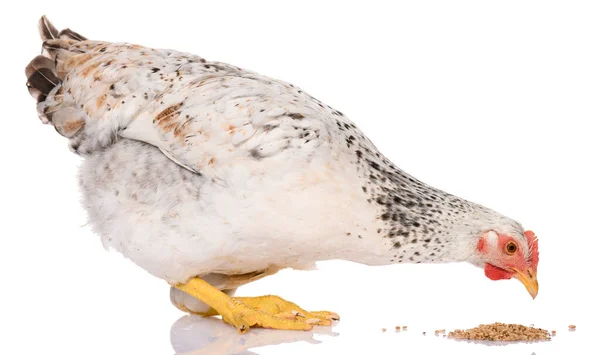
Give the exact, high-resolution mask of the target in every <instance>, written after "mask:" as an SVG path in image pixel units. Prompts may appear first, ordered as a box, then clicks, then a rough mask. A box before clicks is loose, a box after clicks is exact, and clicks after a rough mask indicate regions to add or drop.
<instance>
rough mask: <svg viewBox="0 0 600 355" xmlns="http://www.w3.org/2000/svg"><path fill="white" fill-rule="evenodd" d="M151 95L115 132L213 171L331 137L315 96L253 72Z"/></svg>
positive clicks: (308, 149)
mask: <svg viewBox="0 0 600 355" xmlns="http://www.w3.org/2000/svg"><path fill="white" fill-rule="evenodd" d="M182 75H183V74H182ZM157 100H158V101H159V102H157V103H156V104H155V105H152V106H151V107H150V108H149V109H148V110H145V111H143V112H141V114H140V115H139V116H138V117H137V118H136V119H135V120H134V121H133V122H132V123H131V124H130V125H129V126H128V127H127V129H125V130H123V131H122V132H121V133H120V134H121V135H122V136H123V137H127V138H131V139H137V140H141V141H144V142H147V143H150V144H153V145H155V146H157V147H158V148H160V149H161V150H162V151H163V152H164V153H165V154H166V155H167V156H168V157H170V158H171V159H172V160H173V161H175V162H176V163H178V164H180V165H182V166H184V167H186V168H187V169H190V170H192V171H195V172H198V173H202V174H204V175H207V176H210V177H214V178H220V177H222V176H223V174H225V171H230V169H231V168H232V166H233V165H234V164H239V163H240V162H241V161H247V162H250V163H251V164H252V162H258V161H261V160H263V159H266V158H272V157H276V156H277V155H280V156H279V158H282V159H285V157H286V156H287V157H288V158H292V157H295V158H298V157H303V158H309V157H310V156H311V155H312V154H314V153H315V152H316V151H317V149H319V148H322V147H323V146H324V145H326V144H330V143H331V142H332V139H331V137H330V135H329V127H328V125H327V120H324V119H323V116H324V115H327V114H328V113H327V111H326V110H325V108H321V107H320V106H319V105H320V103H319V102H318V101H316V100H315V99H313V98H311V97H310V96H308V95H306V94H305V93H303V92H302V91H301V90H298V89H296V88H295V87H294V86H293V85H290V84H286V83H282V82H278V81H274V80H271V79H268V78H265V77H261V76H259V75H256V74H253V73H248V72H242V71H238V72H234V73H230V74H227V75H220V76H215V77H209V78H205V77H204V76H200V77H199V78H197V79H193V80H190V81H188V82H187V83H185V84H182V85H176V86H174V87H173V88H171V89H168V90H166V91H165V92H164V93H163V94H162V95H160V98H158V99H157Z"/></svg>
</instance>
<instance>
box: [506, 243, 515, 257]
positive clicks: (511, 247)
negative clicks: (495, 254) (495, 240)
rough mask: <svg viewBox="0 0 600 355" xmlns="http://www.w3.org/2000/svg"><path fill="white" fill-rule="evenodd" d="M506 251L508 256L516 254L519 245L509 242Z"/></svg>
mask: <svg viewBox="0 0 600 355" xmlns="http://www.w3.org/2000/svg"><path fill="white" fill-rule="evenodd" d="M504 249H505V250H506V253H507V254H510V255H512V254H514V253H516V252H517V244H515V242H508V243H506V247H504Z"/></svg>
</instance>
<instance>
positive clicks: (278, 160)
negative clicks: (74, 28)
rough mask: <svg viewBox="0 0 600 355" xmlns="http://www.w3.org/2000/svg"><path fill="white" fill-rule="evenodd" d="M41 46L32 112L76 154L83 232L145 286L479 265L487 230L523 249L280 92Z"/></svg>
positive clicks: (318, 107) (499, 223) (337, 116)
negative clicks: (328, 270)
mask: <svg viewBox="0 0 600 355" xmlns="http://www.w3.org/2000/svg"><path fill="white" fill-rule="evenodd" d="M42 36H43V34H42ZM44 39H45V42H44V48H45V49H46V51H47V54H46V55H47V56H49V57H50V58H52V59H53V60H54V61H55V63H56V68H55V74H56V76H57V77H58V78H59V79H60V81H61V83H60V84H58V85H56V86H55V87H54V88H53V89H52V90H51V92H49V93H48V95H45V97H44V100H42V101H41V102H39V103H38V113H39V116H40V118H41V119H42V121H43V122H45V123H50V124H52V125H53V126H54V127H55V128H56V130H57V131H58V132H59V133H60V134H62V135H63V136H65V137H67V138H69V146H70V148H71V150H72V151H74V152H76V153H77V154H79V155H81V156H83V157H84V158H85V161H84V164H83V165H82V168H81V179H80V180H81V184H80V185H81V187H82V192H83V200H84V206H85V208H86V210H87V211H88V213H89V217H90V223H91V225H92V226H93V228H94V230H95V231H96V232H98V233H99V234H100V235H101V236H102V238H103V241H104V243H105V245H106V246H107V247H112V248H115V249H116V250H118V251H119V252H121V253H123V254H124V255H125V256H126V257H128V258H130V259H131V260H133V261H134V262H135V263H136V264H138V265H140V266H141V267H142V268H144V269H146V270H148V271H149V272H150V273H152V274H153V275H155V276H157V277H161V278H163V279H165V280H167V281H169V282H171V283H173V282H184V281H186V280H187V279H188V278H190V277H193V276H196V275H200V276H202V275H207V274H211V273H212V274H214V273H218V274H224V275H233V274H244V273H253V272H257V271H260V270H277V269H281V268H285V267H293V268H307V267H310V266H311V265H313V264H314V262H315V261H319V260H329V259H346V260H352V261H356V262H360V263H364V264H368V265H382V264H389V263H396V262H415V263H420V262H454V261H469V262H472V263H474V264H478V265H480V264H481V261H480V259H479V258H476V257H475V253H476V247H477V238H478V236H480V235H481V233H482V232H484V231H486V230H495V231H497V232H499V233H506V234H510V235H513V236H515V237H516V238H518V239H519V240H520V241H521V242H522V245H523V248H524V250H525V251H526V252H527V250H528V245H529V244H528V243H527V240H526V238H525V237H524V236H523V228H522V227H521V225H520V224H519V223H517V222H515V221H513V220H512V219H509V218H507V217H505V216H503V215H501V214H499V213H497V212H495V211H492V210H490V209H488V208H485V207H483V206H480V205H478V204H475V203H472V202H469V201H466V200H464V199H461V198H459V197H456V196H453V195H451V194H448V193H445V192H443V191H440V190H438V189H436V188H434V187H431V186H429V185H427V184H425V183H423V182H420V181H418V180H417V179H415V178H414V177H412V176H410V175H409V174H407V173H405V172H404V171H402V170H400V169H399V168H398V167H397V166H396V165H394V164H393V163H392V162H391V161H390V160H388V159H387V158H386V157H384V156H383V155H382V154H381V153H380V152H379V151H378V150H377V148H376V147H375V145H374V144H373V143H372V142H371V141H370V140H369V139H368V138H367V137H365V135H364V134H363V133H362V132H361V130H360V129H359V128H357V127H356V125H355V124H354V123H352V122H351V121H350V120H349V119H348V118H347V117H346V116H345V115H344V114H342V113H341V112H340V111H338V110H336V109H334V108H331V107H330V106H328V105H326V104H324V103H322V102H320V101H319V100H317V99H316V98H314V97H312V96H310V95H309V94H308V93H307V92H305V91H304V90H302V89H300V88H298V87H296V86H294V85H292V84H289V83H286V82H283V81H280V80H276V79H273V78H269V77H266V76H263V75H260V74H257V73H254V72H251V71H248V70H244V69H241V68H238V67H236V66H233V65H229V64H225V63H221V62H214V61H207V60H205V59H203V58H201V57H199V56H197V55H193V54H188V53H182V52H178V51H174V50H164V49H153V48H147V47H143V46H140V45H134V44H128V43H108V42H100V41H90V40H85V37H83V36H81V35H79V34H75V35H64V36H60V38H58V39H52V38H44ZM33 86H35V85H33ZM480 266H481V265H480ZM223 287H224V288H225V287H226V286H223Z"/></svg>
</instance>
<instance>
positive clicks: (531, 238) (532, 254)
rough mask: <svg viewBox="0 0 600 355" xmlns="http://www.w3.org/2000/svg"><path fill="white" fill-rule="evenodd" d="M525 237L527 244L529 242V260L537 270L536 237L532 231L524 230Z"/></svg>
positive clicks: (538, 253) (538, 255) (538, 258)
mask: <svg viewBox="0 0 600 355" xmlns="http://www.w3.org/2000/svg"><path fill="white" fill-rule="evenodd" d="M525 238H527V244H529V261H530V262H531V265H532V266H533V269H534V270H536V271H537V265H538V261H539V260H540V252H539V251H538V240H537V237H536V236H535V233H533V232H532V231H525Z"/></svg>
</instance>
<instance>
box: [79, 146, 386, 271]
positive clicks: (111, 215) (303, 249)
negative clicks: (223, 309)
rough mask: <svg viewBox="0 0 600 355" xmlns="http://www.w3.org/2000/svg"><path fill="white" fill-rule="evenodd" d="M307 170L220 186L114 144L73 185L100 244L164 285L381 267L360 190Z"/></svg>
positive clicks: (155, 155)
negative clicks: (319, 267)
mask: <svg viewBox="0 0 600 355" xmlns="http://www.w3.org/2000/svg"><path fill="white" fill-rule="evenodd" d="M313 164H317V163H314V162H313V163H310V162H306V163H304V164H301V163H296V164H294V165H295V166H300V167H302V169H300V170H299V171H296V170H294V171H293V172H291V171H289V170H287V171H286V170H279V169H277V168H276V167H273V168H272V170H273V171H272V172H271V173H269V174H255V173H252V172H251V171H244V170H243V169H241V168H240V169H239V170H238V171H239V174H240V176H239V179H228V180H227V184H226V185H225V186H224V185H223V184H221V183H219V182H216V181H213V180H212V179H209V178H207V177H204V176H201V175H198V174H196V173H193V172H190V171H189V170H187V169H184V168H182V167H180V166H179V165H177V164H175V163H173V162H172V161H171V160H170V159H168V158H167V157H165V155H164V154H162V152H160V150H158V149H156V148H155V147H153V146H151V145H149V144H145V143H141V142H137V141H133V140H128V139H123V140H120V141H118V142H116V143H115V144H113V145H111V146H110V147H109V148H106V149H105V150H103V151H102V152H99V153H98V154H94V155H93V156H91V157H88V158H87V159H86V160H85V162H84V164H83V166H82V168H81V175H80V177H81V187H82V191H83V197H84V206H85V207H86V209H87V211H88V213H89V218H90V222H91V224H92V225H93V227H94V229H95V230H96V231H97V232H99V234H100V235H101V236H102V239H103V242H104V243H105V245H107V246H110V247H113V248H115V249H116V250H118V251H119V252H121V253H123V254H124V255H125V256H126V257H128V258H130V259H131V260H133V261H134V262H135V263H136V264H138V265H139V266H141V267H143V268H144V269H146V270H148V271H149V272H151V273H152V274H154V275H156V276H158V277H160V278H163V279H165V280H167V281H169V282H185V281H186V280H187V279H188V278H190V277H193V276H196V275H206V274H207V273H220V274H245V273H250V272H255V271H262V270H265V269H273V268H277V269H278V268H284V267H293V268H307V267H311V266H312V264H313V263H314V262H315V261H318V260H328V259H335V258H341V259H347V260H356V261H359V262H364V263H369V264H382V263H387V262H389V256H388V253H387V250H385V249H383V248H382V244H381V238H373V236H374V235H376V234H377V233H376V231H374V230H372V229H373V228H374V221H372V220H371V218H369V217H371V216H368V215H365V214H364V213H363V211H364V210H366V209H367V208H368V206H367V205H368V203H367V202H366V199H365V198H364V193H363V192H362V191H361V189H360V185H359V186H358V191H356V190H357V189H356V185H355V184H351V183H349V181H348V180H347V179H342V178H340V177H339V174H340V173H343V171H340V172H335V171H333V170H331V171H326V170H321V174H322V176H319V175H320V174H319V173H317V172H316V170H317V167H316V166H314V165H313ZM330 164H332V165H333V163H332V162H330ZM321 169H324V167H322V168H321ZM329 169H333V167H330V168H329ZM327 175H329V176H327ZM336 176H337V178H336ZM367 216H368V217H367ZM358 236H360V238H359V237H358Z"/></svg>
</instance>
